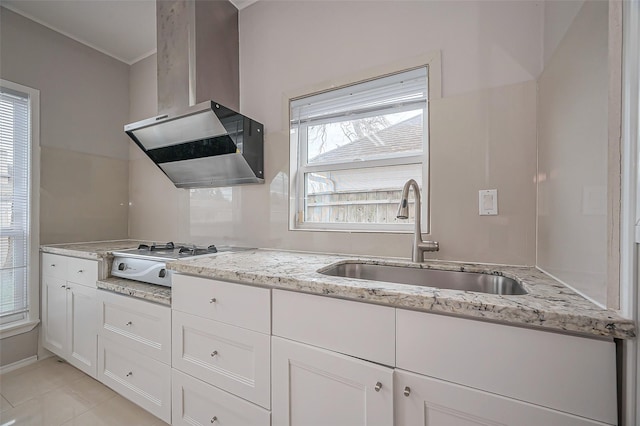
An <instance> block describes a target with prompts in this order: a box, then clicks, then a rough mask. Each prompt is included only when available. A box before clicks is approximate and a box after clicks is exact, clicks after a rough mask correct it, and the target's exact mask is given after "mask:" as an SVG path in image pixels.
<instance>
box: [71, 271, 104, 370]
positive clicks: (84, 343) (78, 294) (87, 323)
mask: <svg viewBox="0 0 640 426" xmlns="http://www.w3.org/2000/svg"><path fill="white" fill-rule="evenodd" d="M67 293H68V299H67V310H68V314H69V315H68V318H67V339H68V344H69V354H68V357H67V361H69V363H70V364H71V365H73V366H74V367H76V368H78V369H80V370H82V371H84V372H85V373H86V374H88V375H90V376H91V377H93V378H95V377H96V372H97V368H96V362H97V355H98V353H97V350H98V336H97V334H98V323H97V315H96V311H97V307H98V304H97V301H96V289H95V288H91V287H86V286H83V285H79V284H74V283H70V282H67Z"/></svg>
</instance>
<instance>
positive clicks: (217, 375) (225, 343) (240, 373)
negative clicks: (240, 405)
mask: <svg viewBox="0 0 640 426" xmlns="http://www.w3.org/2000/svg"><path fill="white" fill-rule="evenodd" d="M172 327H173V356H172V365H173V368H177V369H179V370H181V371H183V372H185V373H188V374H190V375H192V376H194V377H198V378H200V379H202V380H204V381H205V382H207V383H210V384H212V385H214V386H216V387H219V388H221V389H223V390H226V391H228V392H230V393H232V394H234V395H237V396H239V397H241V398H244V399H247V400H249V401H251V402H254V403H256V404H259V405H261V406H263V407H265V408H269V407H270V395H271V392H270V386H271V382H270V380H271V379H270V371H271V370H270V368H271V367H270V365H271V353H270V350H269V346H270V340H271V338H270V337H269V336H268V335H266V334H262V333H256V332H255V331H250V330H246V329H243V328H239V327H234V326H231V325H228V324H223V323H221V322H218V321H212V320H207V319H204V318H200V317H196V316H193V315H189V314H185V313H183V312H177V311H173V325H172Z"/></svg>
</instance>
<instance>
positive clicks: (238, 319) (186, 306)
mask: <svg viewBox="0 0 640 426" xmlns="http://www.w3.org/2000/svg"><path fill="white" fill-rule="evenodd" d="M269 291H270V290H269V289H266V288H259V287H251V286H247V285H242V284H233V283H228V282H224V281H217V280H211V279H206V278H197V277H190V276H187V275H180V274H174V275H173V277H172V291H171V292H172V294H171V299H172V302H171V303H172V308H173V309H175V310H178V311H182V312H187V313H190V314H193V315H198V316H201V317H204V318H209V319H213V320H216V321H221V322H224V323H227V324H231V325H236V326H238V327H243V328H248V329H249V330H255V331H259V332H261V333H266V334H270V333H271V315H270V313H271V301H270V294H269Z"/></svg>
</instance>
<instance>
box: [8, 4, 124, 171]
mask: <svg viewBox="0 0 640 426" xmlns="http://www.w3.org/2000/svg"><path fill="white" fill-rule="evenodd" d="M0 15H1V16H0V19H1V20H2V21H1V25H0V34H1V35H2V37H1V38H0V55H1V59H0V64H1V67H2V68H0V75H1V76H2V78H4V79H7V80H11V81H13V82H14V83H19V84H23V85H25V86H29V87H33V88H34V89H38V90H40V108H41V109H40V111H41V120H40V123H41V139H40V144H41V145H42V146H48V147H55V148H61V149H67V150H70V151H77V152H83V153H86V154H93V155H101V156H105V157H111V158H120V159H123V160H127V159H128V155H129V154H128V149H129V145H128V138H127V136H126V135H125V134H124V132H123V131H122V130H123V126H124V125H125V124H127V122H128V119H129V66H128V65H127V64H125V63H123V62H120V61H118V60H116V59H113V58H111V57H109V56H107V55H105V54H103V53H100V52H98V51H96V50H94V49H91V48H90V47H87V46H85V45H83V44H81V43H78V42H77V41H74V40H72V39H70V38H68V37H66V36H64V35H62V34H60V33H57V32H55V31H53V30H50V29H48V28H46V27H44V26H42V25H40V24H37V23H35V22H33V21H31V20H29V19H27V18H25V17H23V16H20V15H18V14H16V13H13V12H11V11H10V10H7V9H4V8H3V9H2V10H0Z"/></svg>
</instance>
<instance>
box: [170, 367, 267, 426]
mask: <svg viewBox="0 0 640 426" xmlns="http://www.w3.org/2000/svg"><path fill="white" fill-rule="evenodd" d="M171 379H172V388H173V395H172V401H173V407H172V421H171V424H172V425H174V426H178V425H180V426H182V425H184V426H187V425H189V426H193V425H211V424H213V425H221V426H223V425H229V426H233V425H238V426H242V425H246V426H269V425H270V419H271V414H270V413H269V411H267V410H265V409H264V408H260V407H258V406H257V405H254V404H251V403H249V402H247V401H245V400H243V399H241V398H238V397H236V396H233V395H230V394H228V393H227V392H224V391H222V390H220V389H218V388H216V387H214V386H211V385H209V384H207V383H205V382H203V381H200V380H198V379H196V378H193V377H191V376H189V375H188V374H184V373H182V372H180V371H178V370H176V369H173V370H172V371H171Z"/></svg>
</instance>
